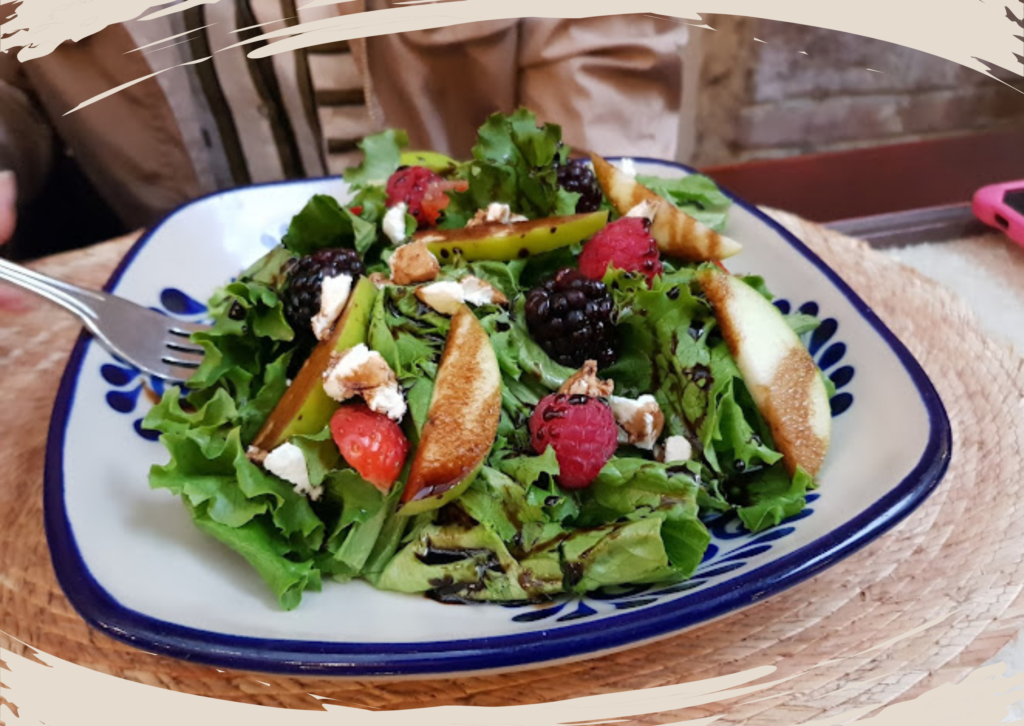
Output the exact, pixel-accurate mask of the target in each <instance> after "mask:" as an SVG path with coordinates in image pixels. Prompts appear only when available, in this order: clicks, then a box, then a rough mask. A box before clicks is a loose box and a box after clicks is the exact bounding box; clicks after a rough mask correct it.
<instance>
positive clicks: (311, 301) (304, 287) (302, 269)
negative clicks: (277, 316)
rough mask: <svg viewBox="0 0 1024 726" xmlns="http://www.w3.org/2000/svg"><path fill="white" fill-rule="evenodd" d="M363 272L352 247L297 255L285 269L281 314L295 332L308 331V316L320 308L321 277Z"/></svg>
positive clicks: (356, 276) (363, 269) (355, 275)
mask: <svg viewBox="0 0 1024 726" xmlns="http://www.w3.org/2000/svg"><path fill="white" fill-rule="evenodd" d="M364 274H366V268H365V267H363V263H362V261H361V260H360V259H359V255H358V254H356V251H355V250H349V249H339V248H331V249H325V250H320V251H319V252H314V253H313V254H311V255H306V256H305V257H303V258H301V259H299V260H298V261H297V262H295V263H294V264H293V265H292V267H291V269H290V270H289V271H288V279H287V280H286V281H285V286H284V292H283V293H282V297H283V298H284V315H285V318H286V319H287V320H288V324H289V325H291V326H292V329H293V330H295V332H296V333H300V334H303V333H302V331H305V332H309V333H310V335H312V331H311V330H310V326H309V324H310V319H311V318H312V317H313V316H314V315H316V314H317V313H318V312H320V285H321V283H322V282H323V280H324V278H325V277H337V276H338V275H351V276H352V278H353V279H355V278H358V277H360V276H362V275H364Z"/></svg>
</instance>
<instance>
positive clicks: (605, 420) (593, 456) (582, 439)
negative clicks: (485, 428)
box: [530, 393, 618, 489]
mask: <svg viewBox="0 0 1024 726" xmlns="http://www.w3.org/2000/svg"><path fill="white" fill-rule="evenodd" d="M530 440H531V443H532V445H533V450H534V451H536V452H537V453H538V454H542V453H544V451H545V450H546V449H547V447H548V446H551V447H552V448H553V449H554V450H555V458H556V459H557V460H558V470H559V474H558V484H559V486H561V487H564V488H566V489H583V488H585V487H588V486H590V484H591V483H593V481H594V479H596V478H597V475H598V474H599V473H600V472H601V468H602V467H603V466H604V465H605V464H607V463H608V460H609V459H610V458H611V457H612V455H613V454H614V453H615V448H616V447H617V446H618V431H617V429H616V427H615V417H614V416H613V415H612V411H611V409H610V408H609V407H608V405H607V404H606V403H604V402H603V401H602V400H601V399H599V398H593V397H591V396H584V395H566V394H564V393H552V394H550V395H548V396H545V397H544V398H543V399H541V401H540V403H538V404H537V408H535V409H534V411H533V414H532V415H531V416H530Z"/></svg>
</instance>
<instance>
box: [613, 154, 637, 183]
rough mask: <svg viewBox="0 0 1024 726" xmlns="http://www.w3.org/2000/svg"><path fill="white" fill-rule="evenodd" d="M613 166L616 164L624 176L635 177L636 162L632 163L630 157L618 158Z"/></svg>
mask: <svg viewBox="0 0 1024 726" xmlns="http://www.w3.org/2000/svg"><path fill="white" fill-rule="evenodd" d="M615 166H617V167H618V168H619V171H621V172H622V173H623V174H625V175H626V176H631V177H633V178H634V179H635V178H636V164H634V163H633V160H632V159H630V158H626V159H620V160H619V161H618V162H617V163H616V164H615Z"/></svg>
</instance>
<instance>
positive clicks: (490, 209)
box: [466, 202, 529, 227]
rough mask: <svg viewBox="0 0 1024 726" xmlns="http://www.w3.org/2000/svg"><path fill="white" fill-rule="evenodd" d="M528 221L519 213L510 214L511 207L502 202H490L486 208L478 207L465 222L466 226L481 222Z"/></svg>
mask: <svg viewBox="0 0 1024 726" xmlns="http://www.w3.org/2000/svg"><path fill="white" fill-rule="evenodd" d="M526 221H529V220H528V219H527V218H526V217H524V216H523V215H521V214H512V207H510V206H509V205H507V204H504V203H502V202H491V203H490V204H488V205H487V209H478V210H477V212H476V214H474V215H473V218H472V219H471V220H469V222H467V223H466V226H467V227H476V226H478V225H481V224H511V223H513V222H526Z"/></svg>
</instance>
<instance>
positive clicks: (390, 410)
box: [364, 386, 405, 421]
mask: <svg viewBox="0 0 1024 726" xmlns="http://www.w3.org/2000/svg"><path fill="white" fill-rule="evenodd" d="M364 396H365V398H366V405H367V406H369V407H370V410H372V411H376V412H377V413H382V414H384V415H385V416H387V417H388V418H390V419H392V420H393V421H401V420H402V418H403V417H404V416H405V399H404V398H402V392H401V390H399V388H398V386H381V387H379V388H374V389H373V390H371V391H368V392H367V393H366V394H364Z"/></svg>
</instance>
